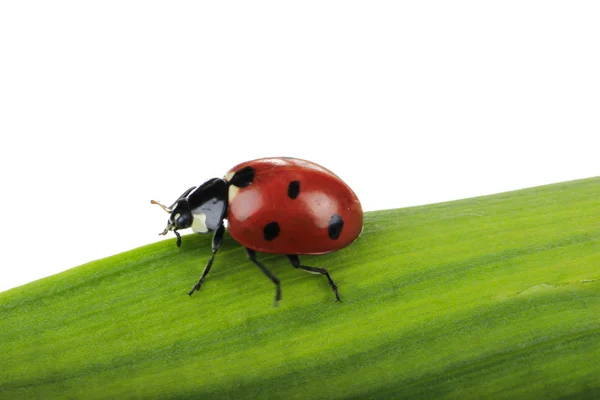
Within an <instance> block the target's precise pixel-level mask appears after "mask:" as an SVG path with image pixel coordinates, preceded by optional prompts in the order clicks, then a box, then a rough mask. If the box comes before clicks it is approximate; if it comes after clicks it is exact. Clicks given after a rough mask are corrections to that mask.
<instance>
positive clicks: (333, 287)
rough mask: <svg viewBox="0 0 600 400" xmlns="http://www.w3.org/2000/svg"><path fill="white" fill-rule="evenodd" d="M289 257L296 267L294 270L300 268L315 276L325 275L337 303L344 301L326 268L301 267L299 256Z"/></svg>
mask: <svg viewBox="0 0 600 400" xmlns="http://www.w3.org/2000/svg"><path fill="white" fill-rule="evenodd" d="M287 257H288V258H289V260H290V262H291V263H292V265H293V266H294V268H300V269H303V270H305V271H307V272H310V273H313V274H321V275H325V276H326V277H327V281H328V282H329V286H331V290H333V293H334V294H335V301H342V300H341V299H340V295H339V294H338V288H337V285H336V284H335V282H334V281H333V279H331V276H330V275H329V272H328V271H327V270H326V269H325V268H319V267H309V266H307V265H300V259H299V258H298V256H297V255H296V254H290V255H288V256H287Z"/></svg>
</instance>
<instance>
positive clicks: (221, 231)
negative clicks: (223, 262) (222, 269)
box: [188, 224, 225, 296]
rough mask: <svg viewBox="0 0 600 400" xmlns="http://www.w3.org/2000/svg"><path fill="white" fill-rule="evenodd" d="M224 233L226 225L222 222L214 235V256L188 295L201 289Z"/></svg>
mask: <svg viewBox="0 0 600 400" xmlns="http://www.w3.org/2000/svg"><path fill="white" fill-rule="evenodd" d="M224 233H225V227H224V226H223V225H222V224H221V226H219V228H218V229H217V231H216V232H215V234H214V236H213V240H212V256H211V257H210V260H208V262H207V263H206V267H204V272H202V276H201V277H200V280H199V281H198V283H196V285H195V286H194V287H193V288H192V290H190V292H189V293H188V295H190V296H191V295H192V294H194V292H195V291H196V290H200V286H202V282H204V278H206V275H208V272H209V271H210V267H212V264H213V261H214V260H215V255H216V254H217V251H219V248H220V247H221V243H222V242H223V234H224Z"/></svg>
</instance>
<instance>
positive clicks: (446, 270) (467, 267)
mask: <svg viewBox="0 0 600 400" xmlns="http://www.w3.org/2000/svg"><path fill="white" fill-rule="evenodd" d="M599 193H600V178H592V179H585V180H579V181H573V182H567V183H561V184H556V185H549V186H543V187H537V188H533V189H528V190H522V191H516V192H509V193H503V194H499V195H494V196H487V197H480V198H474V199H467V200H462V201H455V202H449V203H443V204H434V205H428V206H422V207H413V208H406V209H398V210H387V211H378V212H371V213H367V214H366V215H365V228H364V231H363V233H362V235H361V237H360V238H359V239H358V240H357V241H356V242H355V243H354V244H353V245H351V246H349V247H348V248H346V249H344V250H342V251H339V252H336V253H333V254H329V255H325V256H318V257H301V260H302V261H303V263H304V264H307V265H313V266H320V267H326V268H328V269H329V271H330V273H331V275H332V278H333V279H334V280H335V281H336V283H337V284H338V286H339V289H340V296H341V297H342V300H343V302H342V303H336V302H335V301H334V296H333V293H332V292H331V289H330V288H329V286H328V284H327V280H326V279H325V277H323V276H317V275H310V274H306V273H304V272H303V271H300V270H296V269H294V268H292V267H291V265H290V264H289V263H288V261H287V259H286V258H285V257H281V256H274V255H266V254H260V253H259V260H261V261H262V262H263V263H264V264H265V265H266V266H267V267H268V268H269V269H271V271H272V272H273V273H274V274H275V275H277V276H278V277H279V278H280V280H281V282H282V292H283V300H282V301H281V303H280V305H279V307H273V297H274V294H275V290H274V287H273V285H272V283H271V282H270V281H269V280H268V279H267V278H266V277H265V276H264V275H263V274H262V273H261V271H260V270H259V269H258V268H256V267H255V266H254V265H253V264H251V263H250V262H249V261H248V260H247V259H246V257H245V253H244V251H243V249H242V248H241V247H240V246H239V245H237V244H236V243H235V242H234V241H233V240H232V239H231V238H229V237H226V238H225V243H224V246H223V248H222V250H221V251H220V252H219V254H218V255H217V258H216V260H215V264H214V266H213V269H212V271H211V273H210V275H209V276H208V278H207V280H206V281H205V284H204V286H203V287H202V289H201V290H200V292H197V293H195V294H194V295H193V296H192V297H191V298H190V297H188V296H187V294H186V293H187V291H188V290H189V289H191V287H192V286H193V284H194V283H195V282H196V280H197V279H198V278H199V275H200V273H201V272H202V268H203V266H204V263H205V262H206V260H207V259H208V257H209V255H210V237H208V236H200V235H189V236H185V237H183V245H182V248H181V249H178V248H177V247H176V246H175V240H174V239H169V240H165V241H163V242H160V243H156V244H152V245H149V246H145V247H141V248H139V249H135V250H132V251H129V252H126V253H123V254H119V255H116V256H113V257H109V258H106V259H103V260H99V261H95V262H92V263H89V264H86V265H82V266H80V267H77V268H74V269H71V270H68V271H66V272H63V273H61V274H58V275H55V276H52V277H49V278H45V279H42V280H39V281H36V282H32V283H30V284H28V285H25V286H22V287H19V288H16V289H12V290H9V291H7V292H4V293H1V294H0V398H2V399H53V398H82V399H83V398H85V399H93V398H104V399H115V398H161V399H177V398H198V399H211V398H214V399H225V398H232V399H265V398H285V399H320V398H326V399H336V398H355V399H367V398H368V399H391V398H408V399H418V398H435V399H440V398H455V399H485V398H494V399H501V398H505V399H517V398H518V399H523V398H530V399H540V398H545V399H548V398H573V399H581V398H598V397H599V396H600V195H599ZM30 240H31V244H32V246H31V247H32V251H35V242H36V240H43V237H42V236H39V237H35V236H34V237H32V238H31V239H30ZM24 256H25V255H24Z"/></svg>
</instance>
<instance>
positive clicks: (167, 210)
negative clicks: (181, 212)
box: [150, 200, 171, 214]
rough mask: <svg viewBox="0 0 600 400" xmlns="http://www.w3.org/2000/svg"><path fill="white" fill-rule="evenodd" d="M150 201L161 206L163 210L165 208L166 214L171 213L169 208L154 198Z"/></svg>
mask: <svg viewBox="0 0 600 400" xmlns="http://www.w3.org/2000/svg"><path fill="white" fill-rule="evenodd" d="M150 203H152V204H156V205H158V206H160V208H162V209H163V210H165V211H166V212H167V214H171V210H169V209H168V208H167V207H165V206H164V205H162V204H160V203H159V202H158V201H156V200H150Z"/></svg>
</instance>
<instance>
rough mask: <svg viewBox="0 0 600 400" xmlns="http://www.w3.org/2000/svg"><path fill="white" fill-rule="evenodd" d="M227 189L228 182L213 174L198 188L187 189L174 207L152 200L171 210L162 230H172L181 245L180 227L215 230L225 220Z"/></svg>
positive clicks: (205, 231) (199, 230) (165, 231)
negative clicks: (212, 177)
mask: <svg viewBox="0 0 600 400" xmlns="http://www.w3.org/2000/svg"><path fill="white" fill-rule="evenodd" d="M227 193H228V189H227V183H226V182H225V181H224V180H222V179H218V178H214V179H210V180H209V181H207V182H205V183H204V184H202V186H200V187H199V188H196V187H195V186H194V187H192V188H190V189H188V190H186V191H185V192H184V193H183V194H182V195H181V196H179V198H178V199H177V200H176V201H175V203H173V205H171V207H165V206H163V205H162V204H160V203H159V202H157V201H154V200H152V201H151V202H152V204H158V205H159V206H161V207H162V208H163V210H165V211H166V212H168V213H169V214H170V215H169V221H168V222H167V227H166V228H165V229H164V230H163V231H162V232H161V233H160V234H161V235H166V234H167V233H168V232H169V231H173V233H175V235H176V236H177V246H179V245H180V244H181V237H180V236H179V233H178V232H177V231H178V230H179V229H186V228H192V230H193V231H194V232H197V233H208V232H212V231H216V230H217V229H218V228H219V227H220V226H221V225H222V224H223V219H225V215H226V213H227Z"/></svg>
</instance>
